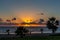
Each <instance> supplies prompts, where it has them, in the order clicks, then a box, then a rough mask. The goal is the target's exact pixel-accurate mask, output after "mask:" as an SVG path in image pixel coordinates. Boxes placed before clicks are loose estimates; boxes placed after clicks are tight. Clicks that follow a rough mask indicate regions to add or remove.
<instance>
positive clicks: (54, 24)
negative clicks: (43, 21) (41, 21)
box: [47, 17, 59, 33]
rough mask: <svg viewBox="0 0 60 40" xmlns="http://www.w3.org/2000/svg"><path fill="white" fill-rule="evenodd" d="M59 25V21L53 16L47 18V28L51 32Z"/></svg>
mask: <svg viewBox="0 0 60 40" xmlns="http://www.w3.org/2000/svg"><path fill="white" fill-rule="evenodd" d="M58 25H59V21H58V20H56V18H55V17H51V18H49V20H48V21H47V28H48V29H51V30H52V33H55V31H56V30H57V28H58V27H57V26H58Z"/></svg>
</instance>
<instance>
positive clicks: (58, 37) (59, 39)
mask: <svg viewBox="0 0 60 40" xmlns="http://www.w3.org/2000/svg"><path fill="white" fill-rule="evenodd" d="M44 35H45V36H44ZM4 36H5V37H1V35H0V40H60V34H55V35H48V36H47V34H42V35H41V34H38V35H37V34H34V35H28V36H25V37H23V38H21V37H19V36H15V35H4Z"/></svg>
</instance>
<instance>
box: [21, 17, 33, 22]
mask: <svg viewBox="0 0 60 40" xmlns="http://www.w3.org/2000/svg"><path fill="white" fill-rule="evenodd" d="M22 20H23V21H24V22H25V23H30V22H33V19H32V18H30V17H27V18H23V19H22Z"/></svg>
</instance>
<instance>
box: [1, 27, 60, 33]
mask: <svg viewBox="0 0 60 40" xmlns="http://www.w3.org/2000/svg"><path fill="white" fill-rule="evenodd" d="M41 28H42V29H43V33H52V31H51V30H50V29H48V28H47V27H30V28H29V27H26V29H28V30H29V31H31V32H32V33H33V32H35V33H36V32H38V33H39V32H40V29H41ZM8 29H9V30H10V33H15V31H16V29H17V27H0V33H7V32H6V30H8ZM56 33H60V27H58V29H57V31H56Z"/></svg>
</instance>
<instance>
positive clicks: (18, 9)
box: [0, 0, 60, 21]
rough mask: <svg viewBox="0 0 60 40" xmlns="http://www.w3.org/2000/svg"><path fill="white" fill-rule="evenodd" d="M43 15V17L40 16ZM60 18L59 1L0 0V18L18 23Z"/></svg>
mask: <svg viewBox="0 0 60 40" xmlns="http://www.w3.org/2000/svg"><path fill="white" fill-rule="evenodd" d="M41 13H44V15H41ZM51 16H54V17H57V19H59V17H60V0H0V18H2V19H4V20H6V19H12V18H13V17H16V18H17V19H18V20H19V21H21V20H22V21H26V20H31V21H35V20H36V19H40V18H43V19H45V20H46V19H47V18H48V17H51Z"/></svg>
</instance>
